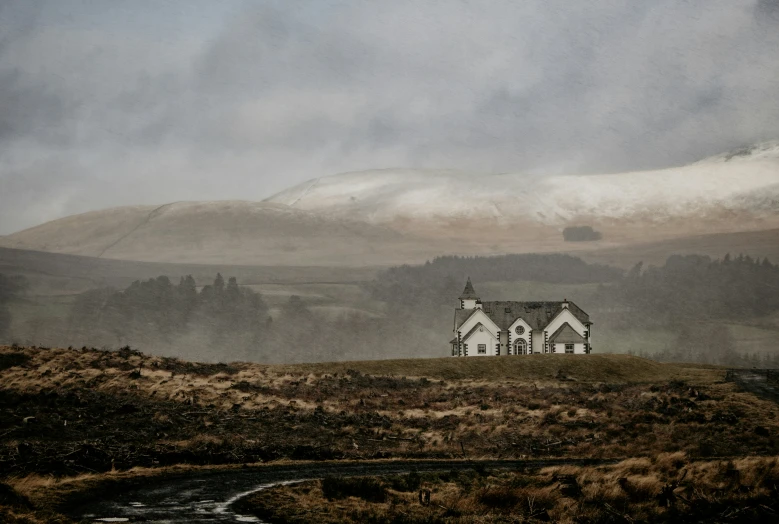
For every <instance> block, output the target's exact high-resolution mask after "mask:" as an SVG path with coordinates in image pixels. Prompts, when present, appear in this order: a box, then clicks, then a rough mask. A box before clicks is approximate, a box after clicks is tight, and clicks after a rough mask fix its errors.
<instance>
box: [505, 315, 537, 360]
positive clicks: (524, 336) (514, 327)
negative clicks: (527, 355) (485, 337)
mask: <svg viewBox="0 0 779 524" xmlns="http://www.w3.org/2000/svg"><path fill="white" fill-rule="evenodd" d="M517 326H522V327H523V328H525V332H524V333H522V334H521V335H517ZM509 333H511V343H510V344H509V347H508V349H509V351H507V352H506V354H507V355H508V354H511V355H513V354H514V342H516V341H517V339H520V338H522V339H524V340H525V342H527V347H528V348H530V339H531V333H532V330H531V329H530V324H528V323H527V322H525V321H524V320H522V319H521V318H518V319H517V320H515V321H514V323H513V324H511V327H509ZM542 347H543V346H542ZM535 349H536V348H535V347H533V350H534V351H533V352H534V353H535V352H536V351H535Z"/></svg>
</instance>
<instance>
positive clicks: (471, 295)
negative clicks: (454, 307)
mask: <svg viewBox="0 0 779 524" xmlns="http://www.w3.org/2000/svg"><path fill="white" fill-rule="evenodd" d="M458 298H459V299H460V300H478V299H479V295H477V294H476V291H475V290H474V289H473V284H471V277H468V282H466V283H465V289H463V292H462V294H461V295H460V296H459V297H458Z"/></svg>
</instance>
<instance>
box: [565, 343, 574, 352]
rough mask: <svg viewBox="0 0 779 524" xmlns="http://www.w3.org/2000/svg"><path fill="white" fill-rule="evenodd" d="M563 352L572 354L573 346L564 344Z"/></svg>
mask: <svg viewBox="0 0 779 524" xmlns="http://www.w3.org/2000/svg"><path fill="white" fill-rule="evenodd" d="M565 352H566V353H573V344H566V345H565Z"/></svg>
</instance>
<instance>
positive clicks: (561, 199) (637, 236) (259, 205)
mask: <svg viewBox="0 0 779 524" xmlns="http://www.w3.org/2000/svg"><path fill="white" fill-rule="evenodd" d="M570 225H590V226H593V227H595V228H597V229H598V230H599V231H601V232H602V233H603V240H601V241H598V242H579V243H570V242H563V238H562V235H561V231H562V230H563V229H564V228H565V227H566V226H570ZM772 228H779V142H772V143H764V144H759V145H757V146H754V147H750V148H746V149H743V150H739V151H735V152H731V153H727V154H722V155H717V156H714V157H711V158H707V159H705V160H702V161H700V162H696V163H694V164H690V165H686V166H682V167H678V168H668V169H661V170H655V171H641V172H630V173H620V174H603V175H586V176H547V177H544V176H538V175H529V174H522V173H505V174H480V173H469V172H461V171H445V170H411V169H384V170H374V171H365V172H357V173H346V174H340V175H334V176H328V177H323V178H317V179H313V180H310V181H308V182H306V183H304V184H300V185H297V186H295V187H292V188H290V189H287V190H286V191H283V192H281V193H279V194H277V195H274V196H273V197H271V198H269V199H267V200H266V201H264V202H244V201H240V202H179V203H173V204H167V205H163V206H134V207H122V208H114V209H107V210H103V211H94V212H90V213H84V214H81V215H75V216H71V217H66V218H62V219H59V220H54V221H52V222H48V223H46V224H42V225H40V226H37V227H34V228H31V229H27V230H25V231H20V232H18V233H14V234H12V235H7V236H5V237H0V246H2V247H12V248H21V249H31V250H38V251H52V252H58V253H71V254H79V255H88V256H96V257H103V258H114V259H128V260H143V261H154V262H190V263H222V264H248V265H278V264H283V265H352V266H354V265H379V264H395V263H399V262H418V261H420V260H424V259H425V258H427V257H431V256H435V255H438V254H445V253H458V254H484V253H506V252H529V251H536V252H539V251H572V250H581V249H587V250H592V249H600V248H614V247H619V246H629V245H634V244H636V243H641V242H649V241H654V242H657V241H664V240H667V239H673V238H677V239H678V238H680V237H685V236H689V235H701V234H710V233H727V232H743V231H765V232H768V231H769V230H771V229H772ZM761 238H762V237H761ZM776 241H777V242H778V243H779V238H777V239H776ZM723 254H724V253H723Z"/></svg>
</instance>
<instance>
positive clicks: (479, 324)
mask: <svg viewBox="0 0 779 524" xmlns="http://www.w3.org/2000/svg"><path fill="white" fill-rule="evenodd" d="M479 328H484V324H482V323H481V322H477V323H476V325H475V326H473V328H471V330H470V331H469V332H468V333H466V334H465V336H463V342H465V341H466V340H468V338H469V337H470V336H471V335H473V334H474V333H475V332H476V330H477V329H479Z"/></svg>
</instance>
